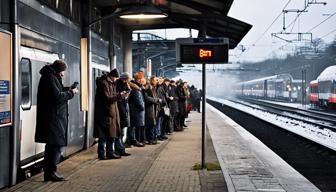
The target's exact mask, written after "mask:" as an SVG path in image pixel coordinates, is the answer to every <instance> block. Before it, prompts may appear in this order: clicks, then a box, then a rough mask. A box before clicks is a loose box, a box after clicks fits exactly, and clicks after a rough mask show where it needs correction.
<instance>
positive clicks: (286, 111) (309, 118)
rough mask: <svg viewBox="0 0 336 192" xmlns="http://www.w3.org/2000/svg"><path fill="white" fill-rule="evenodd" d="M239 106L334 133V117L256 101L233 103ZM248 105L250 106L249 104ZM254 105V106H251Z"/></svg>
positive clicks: (335, 128) (335, 122)
mask: <svg viewBox="0 0 336 192" xmlns="http://www.w3.org/2000/svg"><path fill="white" fill-rule="evenodd" d="M231 101H232V102H236V103H239V104H241V105H245V106H249V107H252V108H254V109H258V110H262V111H265V112H271V113H274V114H277V115H280V116H284V117H286V118H290V119H295V120H298V121H303V122H305V123H308V124H312V125H315V126H317V127H320V128H328V129H331V130H335V131H336V115H335V114H330V113H324V112H318V111H312V110H306V109H299V108H294V107H288V106H284V105H280V104H276V103H269V102H265V101H262V100H256V99H244V101H246V102H248V103H246V102H240V101H236V100H235V101H233V100H231ZM249 103H250V104H249ZM251 104H255V105H257V106H255V105H251Z"/></svg>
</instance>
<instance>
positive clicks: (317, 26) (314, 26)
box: [308, 12, 336, 32]
mask: <svg viewBox="0 0 336 192" xmlns="http://www.w3.org/2000/svg"><path fill="white" fill-rule="evenodd" d="M335 15H336V12H335V13H333V14H331V15H330V16H329V17H328V18H326V19H325V20H323V21H321V22H320V23H319V24H317V25H315V26H314V27H313V28H311V29H309V30H308V32H310V31H312V30H314V29H316V28H317V27H318V26H320V25H322V24H323V23H324V22H326V21H327V20H329V19H330V18H332V17H333V16H335Z"/></svg>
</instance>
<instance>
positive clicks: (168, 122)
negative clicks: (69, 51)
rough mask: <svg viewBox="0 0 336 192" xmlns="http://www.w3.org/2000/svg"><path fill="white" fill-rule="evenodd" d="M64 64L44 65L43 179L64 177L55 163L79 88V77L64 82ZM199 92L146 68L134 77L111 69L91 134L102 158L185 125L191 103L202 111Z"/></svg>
mask: <svg viewBox="0 0 336 192" xmlns="http://www.w3.org/2000/svg"><path fill="white" fill-rule="evenodd" d="M66 69H67V64H66V63H64V62H63V61H62V60H56V61H54V63H53V64H51V65H46V66H44V67H43V68H42V69H41V70H40V74H41V78H40V81H39V85H38V91H37V116H36V132H35V142H37V143H45V144H46V145H45V151H44V165H43V170H44V180H45V181H54V182H58V181H64V180H65V179H64V177H62V176H61V175H58V174H57V163H58V162H59V160H60V157H61V153H62V150H63V148H64V147H65V146H67V139H66V135H67V131H66V130H67V126H68V121H69V119H68V101H69V100H70V99H72V98H74V96H75V95H76V94H77V93H78V89H77V85H78V83H77V82H74V83H73V84H72V85H71V86H69V87H65V86H64V85H63V82H62V78H63V77H64V75H65V71H66ZM200 95H201V91H198V90H197V89H196V88H195V87H194V86H191V87H190V88H189V86H188V83H187V82H184V81H182V80H178V81H176V82H175V81H174V80H170V79H167V78H163V77H155V76H152V77H150V78H149V79H146V78H145V75H144V72H143V71H138V72H136V73H135V75H134V77H133V79H132V78H131V76H130V74H128V73H122V74H121V75H119V72H118V70H117V69H113V70H112V71H111V72H109V73H107V74H104V75H102V76H101V77H99V78H97V79H96V94H95V103H94V131H93V136H94V137H95V138H98V158H99V159H100V160H105V159H119V158H121V156H129V155H130V154H129V153H127V152H126V148H127V147H132V146H136V147H144V146H145V145H155V144H157V143H158V140H166V139H168V137H167V135H170V134H172V133H173V132H174V131H183V129H184V128H185V127H187V125H186V124H185V119H186V118H187V117H188V113H189V112H190V110H192V108H193V107H192V106H194V109H195V110H198V111H199V103H200ZM123 138H126V139H123Z"/></svg>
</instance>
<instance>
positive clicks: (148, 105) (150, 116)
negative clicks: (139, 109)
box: [144, 85, 160, 126]
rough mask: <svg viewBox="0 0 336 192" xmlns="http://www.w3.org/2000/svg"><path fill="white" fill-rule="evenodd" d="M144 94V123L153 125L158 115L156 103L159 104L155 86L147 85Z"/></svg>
mask: <svg viewBox="0 0 336 192" xmlns="http://www.w3.org/2000/svg"><path fill="white" fill-rule="evenodd" d="M144 96H145V125H146V126H155V125H156V121H155V119H156V117H157V115H158V105H159V104H160V102H159V98H158V97H157V94H156V91H155V88H154V87H153V86H151V85H147V86H146V88H145V91H144Z"/></svg>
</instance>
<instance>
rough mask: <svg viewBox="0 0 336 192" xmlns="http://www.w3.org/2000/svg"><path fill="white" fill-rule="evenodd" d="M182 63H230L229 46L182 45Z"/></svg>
mask: <svg viewBox="0 0 336 192" xmlns="http://www.w3.org/2000/svg"><path fill="white" fill-rule="evenodd" d="M180 51H181V53H180V54H181V63H228V60H229V57H228V53H229V52H228V51H229V45H228V44H220V45H211V44H193V45H181V49H180Z"/></svg>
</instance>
